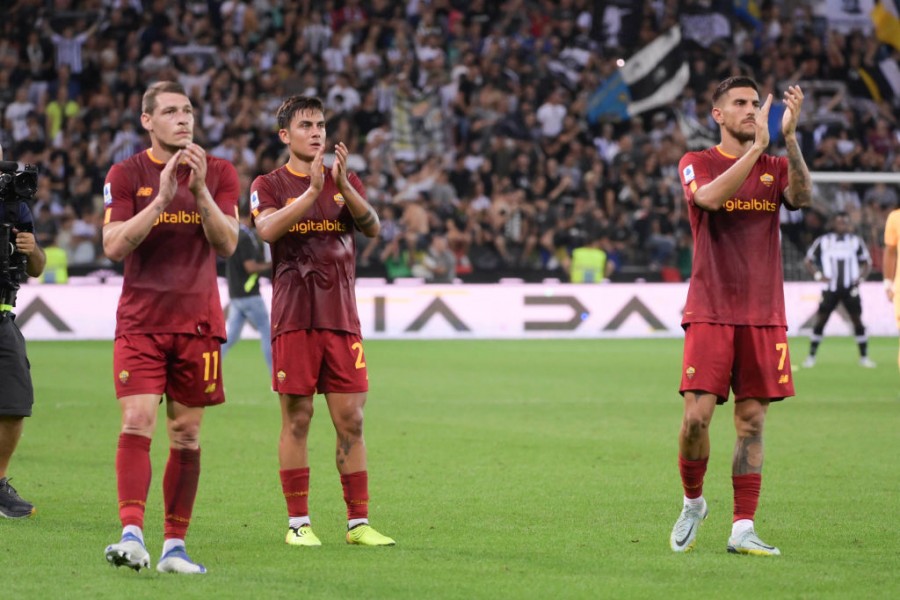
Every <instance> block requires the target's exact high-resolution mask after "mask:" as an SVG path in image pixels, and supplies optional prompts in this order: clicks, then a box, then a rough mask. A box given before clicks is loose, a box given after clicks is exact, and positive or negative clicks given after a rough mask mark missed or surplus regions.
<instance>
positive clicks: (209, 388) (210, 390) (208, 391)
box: [203, 383, 216, 394]
mask: <svg viewBox="0 0 900 600" xmlns="http://www.w3.org/2000/svg"><path fill="white" fill-rule="evenodd" d="M215 391H216V384H215V383H211V384H209V385H208V386H206V389H205V390H203V393H204V394H212V393H213V392H215Z"/></svg>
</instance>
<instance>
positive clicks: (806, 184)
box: [785, 136, 812, 208]
mask: <svg viewBox="0 0 900 600" xmlns="http://www.w3.org/2000/svg"><path fill="white" fill-rule="evenodd" d="M785 145H786V147H787V159H788V187H787V189H786V190H785V199H786V200H787V202H788V204H790V205H791V206H792V207H794V208H806V207H808V206H811V205H812V178H811V177H810V175H809V168H808V167H807V166H806V161H805V160H803V154H802V153H801V152H800V144H798V143H797V138H796V137H795V136H792V137H789V138H786V139H785Z"/></svg>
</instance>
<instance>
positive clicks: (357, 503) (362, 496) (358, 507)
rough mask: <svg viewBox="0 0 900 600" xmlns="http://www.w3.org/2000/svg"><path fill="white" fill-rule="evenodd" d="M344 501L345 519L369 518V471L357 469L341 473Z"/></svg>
mask: <svg viewBox="0 0 900 600" xmlns="http://www.w3.org/2000/svg"><path fill="white" fill-rule="evenodd" d="M341 485H342V486H343V488H344V502H346V503H347V519H348V520H350V519H368V518H369V473H368V471H357V472H356V473H349V474H347V475H341Z"/></svg>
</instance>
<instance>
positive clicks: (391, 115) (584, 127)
mask: <svg viewBox="0 0 900 600" xmlns="http://www.w3.org/2000/svg"><path fill="white" fill-rule="evenodd" d="M739 4H741V3H739ZM743 4H747V3H743ZM751 4H752V3H751ZM820 4H822V3H819V2H812V1H808V0H807V1H802V0H794V1H791V0H773V1H768V2H760V3H759V5H761V12H760V13H759V14H758V15H756V16H754V15H752V14H751V15H744V18H739V16H738V15H736V14H725V13H731V12H732V9H733V3H732V2H730V1H727V2H722V1H719V0H707V1H698V0H693V1H692V0H681V1H680V2H679V1H676V0H645V1H644V2H643V3H641V2H619V1H616V0H607V1H604V2H594V1H589V0H558V1H550V0H505V1H497V2H494V1H490V0H431V1H427V0H408V1H400V0H368V1H365V0H324V1H318V0H317V1H313V0H299V1H287V0H250V1H245V2H239V1H235V0H226V1H224V2H219V1H214V0H208V1H207V0H179V1H177V2H164V1H163V0H87V1H84V2H75V1H72V0H18V1H16V2H13V3H12V6H9V7H6V8H5V9H4V18H3V19H2V20H0V31H2V34H0V115H2V128H0V143H2V145H3V146H4V147H5V148H7V149H8V151H7V156H8V158H11V159H13V160H17V161H20V162H23V163H32V164H36V165H39V166H40V169H41V173H42V176H41V177H40V180H39V189H38V192H37V196H36V203H35V206H34V214H35V221H36V234H37V238H38V240H39V242H40V243H41V244H42V245H43V246H45V247H49V248H59V249H61V250H62V253H60V254H63V253H64V254H65V257H66V259H67V262H68V264H69V267H70V270H79V269H80V271H81V272H83V273H86V272H90V271H93V270H96V269H104V268H107V269H108V268H110V267H111V266H113V265H111V263H109V262H108V261H107V260H106V259H105V258H104V257H103V255H102V251H101V248H102V245H101V243H100V235H101V228H102V220H103V200H102V186H103V180H104V177H105V176H106V173H107V171H108V169H109V167H110V166H111V165H112V164H113V163H115V162H117V161H120V160H122V159H124V158H126V157H128V156H130V155H131V154H133V153H135V152H138V151H141V150H143V149H145V148H146V147H148V145H149V141H148V138H147V136H146V134H145V132H144V131H143V130H142V128H141V125H140V104H141V95H142V93H143V91H144V89H145V88H146V86H147V85H149V84H150V83H152V82H154V81H158V80H164V79H171V80H177V81H179V82H181V83H182V84H183V85H184V86H185V88H186V89H187V90H188V91H189V93H190V95H191V98H192V100H193V103H194V107H195V112H196V114H197V121H198V127H197V132H196V135H195V139H196V140H197V141H198V143H200V144H202V145H204V147H206V148H207V150H208V151H209V152H210V153H211V154H213V155H215V156H218V157H222V158H225V159H227V160H229V161H231V162H232V163H233V164H234V165H235V167H236V168H237V170H238V173H239V176H240V179H241V184H242V188H243V189H242V201H244V202H246V200H247V197H248V189H249V184H250V182H251V181H252V180H253V178H254V177H256V176H257V175H258V174H260V173H265V172H268V171H270V170H272V169H273V168H275V167H276V166H277V165H279V164H282V163H284V162H285V160H286V157H285V155H284V146H283V145H282V144H281V143H280V142H279V140H278V137H277V132H276V125H275V123H274V120H273V117H272V115H274V114H275V109H276V108H277V106H278V105H279V104H280V102H281V100H282V99H283V98H284V97H286V96H287V95H290V94H296V93H302V94H309V95H318V96H320V97H321V98H322V99H323V100H324V101H325V105H326V108H327V111H328V115H329V121H328V137H329V140H331V141H332V142H337V141H339V140H340V141H343V142H344V143H345V144H346V145H347V146H348V148H349V149H350V152H351V160H350V167H351V169H352V170H354V171H356V172H358V173H359V174H360V176H361V178H362V179H363V181H364V182H365V184H366V186H367V193H368V198H369V201H370V202H371V203H372V204H373V206H374V207H375V208H376V209H377V210H378V212H379V214H380V216H381V219H382V230H381V235H380V237H379V238H378V239H376V240H374V241H373V242H372V243H371V244H367V242H368V240H364V239H363V238H360V248H361V251H360V253H359V257H360V258H359V265H358V267H359V273H360V275H368V276H382V277H387V278H389V279H393V278H396V277H403V276H411V275H412V276H421V277H424V278H425V279H426V280H434V281H452V280H454V279H455V278H462V279H464V280H474V281H493V280H498V279H499V278H501V277H510V276H515V277H520V278H524V279H526V280H540V279H542V278H545V277H559V278H565V277H566V267H567V264H568V262H569V257H570V256H571V253H572V251H573V250H574V249H575V248H578V247H582V246H588V245H592V244H593V245H597V246H599V247H601V248H603V249H604V250H605V251H606V253H607V255H608V257H609V259H610V260H611V261H612V262H613V263H614V266H615V271H614V272H613V275H612V278H613V280H617V279H618V280H624V279H628V278H629V277H630V278H634V277H636V276H641V277H646V278H658V279H663V280H680V279H682V278H684V277H686V276H687V275H688V274H689V272H690V261H691V235H690V227H689V225H688V223H687V221H686V211H685V210H684V208H683V197H682V191H681V186H680V183H679V177H678V172H677V163H678V160H679V158H680V157H681V156H682V155H683V153H684V152H685V151H686V150H688V149H695V148H699V147H703V146H710V145H713V144H715V143H716V141H717V139H716V138H717V133H716V132H717V128H716V127H715V124H714V123H713V122H712V121H711V118H710V117H709V112H710V101H709V98H710V95H711V89H712V87H714V86H715V84H716V83H717V82H718V81H720V80H721V79H723V78H725V77H727V76H730V75H735V74H747V75H750V76H752V77H754V78H756V79H757V80H758V81H759V82H760V84H761V88H762V89H761V95H762V96H763V97H764V96H765V94H766V93H769V92H773V93H774V95H775V97H776V98H780V96H781V94H780V92H781V91H782V90H783V88H784V86H786V85H787V84H788V83H796V82H800V83H801V85H802V86H804V90H805V91H806V92H807V99H806V105H805V106H804V112H805V113H806V115H808V116H807V117H806V118H804V120H803V122H802V123H801V128H800V129H801V130H800V134H801V143H802V147H803V151H804V155H805V156H806V157H807V161H808V163H809V165H810V169H811V170H813V171H876V172H881V171H884V172H900V118H898V115H900V94H897V93H894V88H893V87H892V85H891V83H892V82H891V81H890V80H889V77H890V73H887V74H886V73H885V72H884V71H883V69H882V68H880V65H883V64H884V62H885V61H888V62H890V61H891V60H892V61H893V62H894V65H896V64H897V62H898V58H900V50H898V49H897V48H894V47H892V46H891V45H889V44H885V43H881V42H879V40H878V39H876V38H875V37H873V36H872V35H871V28H869V30H868V31H867V30H866V29H865V28H864V27H855V26H850V27H848V26H846V25H845V24H842V23H840V22H835V21H833V20H831V19H830V18H829V15H827V14H820V13H819V12H817V10H816V5H820ZM719 5H723V6H724V7H725V8H723V14H725V23H726V24H727V28H728V29H727V34H726V32H725V31H722V32H720V35H713V34H714V33H715V30H714V28H713V29H711V30H707V29H708V27H707V25H709V24H711V23H713V22H712V21H691V19H690V18H691V17H692V16H693V17H697V16H704V15H705V16H706V17H709V16H710V15H711V14H712V13H710V11H709V9H710V7H712V8H716V7H718V6H719ZM635 7H637V8H635ZM679 23H680V24H681V26H682V30H683V34H682V35H683V37H684V42H683V44H682V47H683V51H684V53H685V56H686V61H687V63H688V65H689V66H690V80H689V81H688V83H687V85H686V86H685V87H684V89H683V91H682V92H681V93H680V95H679V96H678V98H677V99H676V100H675V101H673V102H670V103H667V104H665V105H663V106H659V107H657V108H656V109H654V110H651V111H647V112H645V113H643V114H641V115H638V116H637V117H635V118H632V119H630V120H624V121H618V122H616V121H612V120H607V119H598V120H596V121H595V122H592V121H591V120H590V119H588V118H587V113H588V106H589V103H590V100H591V96H592V95H593V94H594V92H595V90H597V88H598V87H599V86H600V85H601V84H602V83H603V82H605V81H606V80H608V78H609V77H610V76H611V75H612V74H613V73H615V71H616V69H617V61H619V60H620V59H622V58H627V57H629V56H631V55H632V54H633V53H634V52H636V51H638V50H639V49H640V48H642V47H644V46H646V45H647V44H648V43H649V42H651V41H652V40H653V39H655V38H656V37H657V36H659V35H660V34H661V33H662V32H664V31H666V30H668V29H669V28H671V27H672V26H673V25H676V24H679ZM716 23H718V24H721V23H722V21H717V22H716ZM870 25H871V23H870ZM698 28H702V29H703V31H698ZM711 32H712V33H711ZM773 142H774V143H773V146H774V148H775V151H776V152H778V150H779V149H778V142H777V141H774V140H773ZM329 163H330V161H329ZM897 199H898V198H897V190H896V186H891V185H886V184H880V185H865V186H857V185H851V184H841V185H837V186H829V187H822V188H820V189H819V190H818V192H817V194H816V204H815V207H814V208H813V209H812V210H806V211H803V212H802V213H790V214H789V213H787V212H785V213H784V214H783V215H782V222H783V231H784V234H785V235H784V239H785V246H786V252H785V257H786V261H788V260H791V261H793V262H795V263H796V269H795V270H792V269H786V276H787V277H789V278H790V277H792V276H795V277H796V278H799V277H802V276H807V275H806V274H805V273H804V271H803V269H802V267H801V258H802V256H803V254H804V253H805V250H806V247H807V246H808V245H809V243H810V242H811V241H812V240H813V239H815V238H816V237H817V236H818V235H819V234H821V233H822V232H823V231H824V229H825V228H826V227H827V225H828V217H829V216H830V215H831V214H833V213H834V212H836V211H840V210H843V211H847V212H848V213H849V214H850V216H851V222H852V224H853V226H854V227H855V228H856V229H857V230H858V231H859V233H860V234H861V235H863V237H864V239H865V240H866V242H867V243H868V244H870V246H871V248H872V249H873V251H872V255H873V256H875V257H878V256H880V250H877V251H876V249H877V247H878V244H879V237H880V235H881V231H882V230H883V225H884V221H885V219H886V216H887V213H888V212H889V210H890V209H892V208H894V207H895V206H896V205H897ZM876 267H877V265H876ZM50 269H51V265H48V270H50Z"/></svg>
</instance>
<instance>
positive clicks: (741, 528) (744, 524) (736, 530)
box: [731, 519, 753, 537]
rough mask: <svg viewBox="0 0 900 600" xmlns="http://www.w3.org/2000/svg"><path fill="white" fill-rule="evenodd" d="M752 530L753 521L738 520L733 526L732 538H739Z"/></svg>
mask: <svg viewBox="0 0 900 600" xmlns="http://www.w3.org/2000/svg"><path fill="white" fill-rule="evenodd" d="M751 529H753V521H752V520H751V519H738V520H737V521H735V522H734V523H732V524H731V537H737V536H739V535H742V534H743V533H744V532H746V531H749V530H751Z"/></svg>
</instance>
